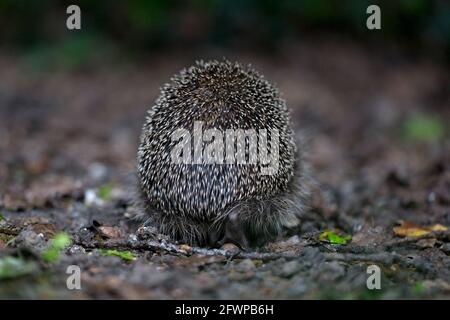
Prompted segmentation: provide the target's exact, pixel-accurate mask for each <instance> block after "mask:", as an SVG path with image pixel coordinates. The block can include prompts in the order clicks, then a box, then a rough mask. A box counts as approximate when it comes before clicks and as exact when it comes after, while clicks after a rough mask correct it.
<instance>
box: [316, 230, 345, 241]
mask: <svg viewBox="0 0 450 320" xmlns="http://www.w3.org/2000/svg"><path fill="white" fill-rule="evenodd" d="M319 240H320V241H322V242H328V243H331V244H347V242H349V241H350V240H352V236H350V235H347V236H340V235H338V234H336V233H335V232H333V231H331V230H326V231H324V232H322V233H321V234H320V236H319Z"/></svg>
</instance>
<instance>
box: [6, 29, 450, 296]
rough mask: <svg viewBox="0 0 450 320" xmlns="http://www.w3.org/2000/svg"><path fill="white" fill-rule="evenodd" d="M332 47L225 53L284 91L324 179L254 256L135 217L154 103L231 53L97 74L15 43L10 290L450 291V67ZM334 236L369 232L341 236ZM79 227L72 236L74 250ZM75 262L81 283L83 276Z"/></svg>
mask: <svg viewBox="0 0 450 320" xmlns="http://www.w3.org/2000/svg"><path fill="white" fill-rule="evenodd" d="M318 39H319V40H314V41H313V40H305V42H304V43H302V44H292V43H290V44H286V45H284V46H283V47H282V48H281V49H280V51H279V52H278V53H276V54H274V55H273V54H271V55H269V54H265V53H255V52H247V51H239V52H221V56H226V57H228V58H229V59H231V60H233V59H235V60H239V61H241V62H244V63H251V64H252V65H253V66H254V67H255V68H256V69H258V70H259V71H260V72H261V73H263V74H264V75H265V76H266V78H267V79H268V80H269V81H271V82H273V83H275V84H276V85H277V86H278V87H279V88H280V90H281V92H282V94H283V97H284V98H285V100H286V102H287V104H288V106H289V107H290V109H291V111H292V120H293V122H294V124H295V127H296V128H297V129H298V130H297V131H298V132H299V133H298V134H299V135H304V136H306V138H307V141H308V143H307V145H308V151H307V153H308V155H309V156H308V158H309V162H310V164H311V169H312V176H313V177H314V180H315V186H314V188H313V192H312V198H311V201H310V203H309V209H308V211H307V213H306V214H305V215H304V217H303V219H302V223H301V226H300V227H299V228H297V229H295V230H288V231H287V232H286V234H285V236H284V237H283V238H281V239H279V241H277V242H274V243H270V244H268V245H267V246H266V247H264V248H260V249H259V250H256V251H254V252H240V251H238V250H237V248H236V247H234V246H232V245H225V246H224V247H223V248H221V249H210V248H196V247H190V246H188V245H186V244H182V243H178V244H177V243H171V241H170V239H167V238H166V237H164V236H163V235H158V234H156V233H155V232H154V230H153V229H152V228H151V227H146V228H144V227H142V226H140V224H139V223H138V222H136V221H133V220H132V219H130V218H129V217H130V216H132V214H133V210H135V207H134V205H133V201H134V200H133V199H134V197H135V185H136V179H135V175H134V172H135V159H136V149H137V144H138V140H139V132H140V128H141V126H142V124H143V122H144V117H145V112H146V110H147V109H148V108H149V107H150V106H151V104H152V103H153V101H154V99H155V98H156V96H157V94H158V90H159V87H160V86H161V85H162V84H163V83H164V82H165V81H167V80H168V78H169V77H170V76H171V75H172V74H173V73H175V72H176V71H177V70H178V69H180V68H182V67H184V66H187V65H189V64H191V63H192V61H194V60H195V59H198V58H205V57H209V56H212V55H215V54H216V52H215V51H214V50H210V49H205V50H202V51H201V52H191V51H189V52H183V55H181V54H180V51H179V50H173V51H170V52H165V53H164V54H159V53H154V54H151V55H148V56H140V57H139V58H138V59H137V60H135V59H131V58H130V59H129V60H127V59H125V60H124V61H121V63H117V64H112V63H109V62H108V63H107V65H106V66H104V65H101V66H98V65H96V66H89V67H85V68H82V69H81V70H79V69H78V70H72V69H70V70H67V69H54V70H39V68H38V70H36V68H34V67H33V66H32V65H30V64H29V63H28V62H27V61H28V60H27V59H23V58H22V57H21V56H16V55H12V54H10V53H7V52H2V53H1V54H0V70H2V81H1V82H0V181H1V185H0V213H1V216H0V220H1V221H0V283H1V285H0V298H44V299H47V298H64V299H71V298H80V299H86V298H87V299H95V298H132V299H133V298H136V299H141V298H155V299H171V298H187V299H190V298H192V299H197V298H206V299H216V298H225V299H226V298H228V299H241V298H249V299H250V298H251V299H258V298H262V299H266V298H275V299H279V298H288V299H297V298H338V299H341V298H344V299H345V298H348V299H352V298H353V299H355V298H368V299H371V298H394V299H395V298H449V297H450V259H449V254H450V233H449V231H448V230H446V229H447V228H448V226H450V209H449V204H450V161H449V160H450V139H449V130H448V119H450V95H449V91H448V88H449V87H450V78H449V74H450V73H449V72H448V71H449V70H448V66H447V65H445V64H442V63H439V62H436V61H433V60H431V59H427V58H426V57H417V56H416V57H411V56H409V55H408V52H407V51H402V50H398V49H395V48H391V49H386V50H383V51H381V50H379V49H378V48H368V47H361V46H358V45H356V44H355V43H353V42H351V41H346V40H342V39H335V40H333V39H320V38H318ZM331 53H332V54H331ZM412 224H414V225H413V226H414V227H416V228H417V229H411V228H410V227H411V226H412ZM394 228H396V229H394ZM408 228H409V229H408ZM427 228H428V229H427ZM430 228H431V229H430ZM327 230H331V231H333V232H335V233H337V234H341V235H342V236H344V235H349V236H351V237H352V239H351V241H347V243H343V244H333V243H329V241H327V239H328V238H327V239H324V235H323V232H325V231H327ZM411 230H412V231H415V232H416V234H411V232H410V231H411ZM433 230H434V231H433ZM61 232H64V234H67V235H69V237H70V241H71V243H70V245H68V246H67V247H66V246H65V245H64V244H63V245H62V247H61V248H57V245H55V243H57V242H58V241H55V240H51V239H54V238H55V235H56V239H59V242H62V243H64V242H65V240H66V239H65V236H64V235H63V236H61ZM405 232H406V233H407V234H406V235H407V236H406V237H404V235H405ZM408 232H409V233H408ZM417 232H418V233H419V234H417ZM321 235H322V237H321ZM408 235H409V236H408ZM61 239H62V240H61ZM328 240H329V239H328ZM52 241H53V242H52ZM344 242H345V241H344ZM52 243H53V244H52ZM55 246H56V247H55ZM51 247H53V249H50V250H49V248H51ZM52 250H53V251H52ZM107 250H117V251H107ZM59 251H60V252H59ZM127 251H129V252H131V254H127V253H126V252H127ZM49 252H50V253H49ZM52 252H53V254H54V255H53V256H52ZM58 253H59V255H58ZM49 255H50V258H49ZM117 255H119V256H120V255H121V257H119V256H117ZM69 265H77V266H79V267H80V269H81V286H82V289H81V290H68V288H67V286H66V280H67V277H68V276H69V274H67V273H66V270H67V267H68V266H69ZM370 265H377V266H379V268H380V270H381V289H380V290H369V289H368V288H367V286H366V281H367V278H368V276H369V274H368V273H367V267H368V266H370Z"/></svg>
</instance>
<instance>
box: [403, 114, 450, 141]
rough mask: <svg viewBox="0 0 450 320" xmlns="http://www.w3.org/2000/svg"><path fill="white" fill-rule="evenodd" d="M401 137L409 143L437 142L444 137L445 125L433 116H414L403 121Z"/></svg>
mask: <svg viewBox="0 0 450 320" xmlns="http://www.w3.org/2000/svg"><path fill="white" fill-rule="evenodd" d="M403 135H404V137H405V138H406V139H407V140H410V141H425V142H433V141H438V140H440V139H442V138H443V137H444V135H445V124H444V122H443V121H442V120H441V119H439V118H437V117H434V116H430V115H424V114H419V115H414V116H412V117H410V118H409V119H407V120H406V121H405V123H404V125H403Z"/></svg>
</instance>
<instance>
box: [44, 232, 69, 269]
mask: <svg viewBox="0 0 450 320" xmlns="http://www.w3.org/2000/svg"><path fill="white" fill-rule="evenodd" d="M70 243H71V240H70V236H69V235H68V234H67V233H64V232H60V233H58V234H56V235H55V237H54V238H53V240H52V243H51V245H50V247H49V248H48V249H47V250H45V251H44V252H43V253H42V259H44V261H45V262H48V263H51V262H55V261H56V260H58V258H59V254H60V253H61V251H62V250H64V249H65V248H67V247H68V246H70Z"/></svg>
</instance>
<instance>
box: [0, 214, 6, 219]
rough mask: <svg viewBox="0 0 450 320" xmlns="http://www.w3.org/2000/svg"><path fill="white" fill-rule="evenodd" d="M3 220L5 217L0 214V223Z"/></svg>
mask: <svg viewBox="0 0 450 320" xmlns="http://www.w3.org/2000/svg"><path fill="white" fill-rule="evenodd" d="M2 220H5V216H3V214H1V213H0V221H2Z"/></svg>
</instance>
